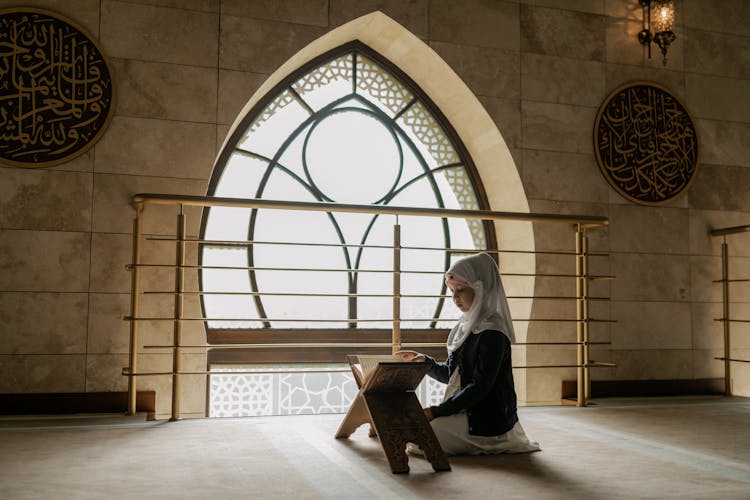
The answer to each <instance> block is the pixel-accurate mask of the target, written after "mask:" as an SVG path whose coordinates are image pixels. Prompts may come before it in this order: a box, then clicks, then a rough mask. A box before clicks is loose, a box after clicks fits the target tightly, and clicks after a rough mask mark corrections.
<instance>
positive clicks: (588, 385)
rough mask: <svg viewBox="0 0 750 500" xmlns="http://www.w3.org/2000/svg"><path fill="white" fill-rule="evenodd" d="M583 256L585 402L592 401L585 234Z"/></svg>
mask: <svg viewBox="0 0 750 500" xmlns="http://www.w3.org/2000/svg"><path fill="white" fill-rule="evenodd" d="M582 243H583V247H582V250H583V255H582V256H581V271H582V276H581V286H582V287H583V325H582V326H583V401H584V405H585V404H586V403H587V402H588V400H589V399H591V370H590V367H589V354H590V353H589V333H590V332H589V237H588V235H587V234H586V233H585V232H584V233H583V242H582Z"/></svg>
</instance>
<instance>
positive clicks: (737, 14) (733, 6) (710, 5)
mask: <svg viewBox="0 0 750 500" xmlns="http://www.w3.org/2000/svg"><path fill="white" fill-rule="evenodd" d="M683 8H684V12H685V13H684V19H685V26H689V27H691V28H696V29H701V30H705V31H716V32H719V33H734V34H736V35H743V36H750V26H748V24H747V22H746V21H747V19H748V18H750V5H749V4H748V3H747V2H746V1H745V0H683Z"/></svg>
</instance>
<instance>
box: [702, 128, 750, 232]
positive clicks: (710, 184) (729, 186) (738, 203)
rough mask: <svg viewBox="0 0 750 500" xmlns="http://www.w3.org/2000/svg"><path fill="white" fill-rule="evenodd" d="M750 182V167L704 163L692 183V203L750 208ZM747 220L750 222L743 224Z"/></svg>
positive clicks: (726, 208)
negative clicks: (749, 188) (748, 187)
mask: <svg viewBox="0 0 750 500" xmlns="http://www.w3.org/2000/svg"><path fill="white" fill-rule="evenodd" d="M748 139H750V137H749V138H748ZM747 186H750V168H747V167H732V166H718V165H702V166H701V168H700V169H699V170H698V173H697V174H696V177H695V180H694V181H693V184H692V186H691V187H690V193H689V197H690V198H689V202H690V207H691V208H699V209H702V210H722V211H738V212H745V213H747V212H750V190H748V189H747ZM746 219H747V217H746ZM745 224H747V222H745V223H742V224H741V225H745Z"/></svg>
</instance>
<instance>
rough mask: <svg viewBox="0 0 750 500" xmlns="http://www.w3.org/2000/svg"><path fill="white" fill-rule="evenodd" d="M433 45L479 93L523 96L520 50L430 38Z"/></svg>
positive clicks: (476, 92)
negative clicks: (513, 50) (469, 44)
mask: <svg viewBox="0 0 750 500" xmlns="http://www.w3.org/2000/svg"><path fill="white" fill-rule="evenodd" d="M430 47H432V48H433V49H434V50H435V52H437V53H438V55H440V57H442V58H443V59H444V60H445V62H447V63H448V64H449V65H450V67H451V68H453V70H454V71H455V72H456V74H458V76H460V77H461V79H462V80H463V81H464V82H466V85H468V86H469V88H470V89H471V91H472V92H474V93H475V94H476V95H478V96H490V97H505V98H509V99H518V98H520V96H521V63H520V59H519V55H518V53H516V52H510V51H506V50H502V49H496V48H487V47H471V46H468V45H455V44H452V43H444V42H430Z"/></svg>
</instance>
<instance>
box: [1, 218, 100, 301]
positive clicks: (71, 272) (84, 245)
mask: <svg viewBox="0 0 750 500" xmlns="http://www.w3.org/2000/svg"><path fill="white" fill-rule="evenodd" d="M90 239H91V236H90V235H89V234H88V233H77V232H57V231H19V230H0V290H8V291H17V292H21V291H24V292H86V291H88V275H89V248H90Z"/></svg>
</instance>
